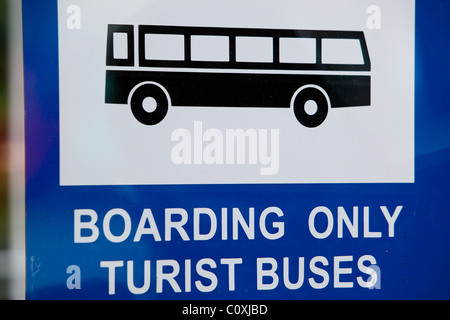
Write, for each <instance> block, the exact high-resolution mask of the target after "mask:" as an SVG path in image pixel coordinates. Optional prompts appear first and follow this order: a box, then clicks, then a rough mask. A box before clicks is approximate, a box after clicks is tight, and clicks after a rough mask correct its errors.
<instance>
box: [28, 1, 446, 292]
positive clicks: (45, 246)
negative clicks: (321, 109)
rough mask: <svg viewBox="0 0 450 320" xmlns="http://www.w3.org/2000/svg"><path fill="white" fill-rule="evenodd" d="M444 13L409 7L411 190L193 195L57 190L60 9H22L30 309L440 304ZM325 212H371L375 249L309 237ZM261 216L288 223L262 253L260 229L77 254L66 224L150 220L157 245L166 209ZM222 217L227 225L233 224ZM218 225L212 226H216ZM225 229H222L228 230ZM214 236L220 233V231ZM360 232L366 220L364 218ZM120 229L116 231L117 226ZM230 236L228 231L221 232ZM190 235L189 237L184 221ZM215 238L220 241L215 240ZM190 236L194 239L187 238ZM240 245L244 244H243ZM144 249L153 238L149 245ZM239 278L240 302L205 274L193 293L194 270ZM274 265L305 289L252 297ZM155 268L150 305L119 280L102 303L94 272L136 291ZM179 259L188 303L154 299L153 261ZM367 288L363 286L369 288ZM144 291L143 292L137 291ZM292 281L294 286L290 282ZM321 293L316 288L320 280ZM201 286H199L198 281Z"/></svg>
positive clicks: (203, 189) (194, 188)
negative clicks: (373, 281) (72, 282)
mask: <svg viewBox="0 0 450 320" xmlns="http://www.w3.org/2000/svg"><path fill="white" fill-rule="evenodd" d="M449 13H450V2H449V1H440V0H436V1H425V0H418V1H416V52H415V55H416V63H415V70H416V73H415V183H413V184H325V185H305V184H302V185H206V186H205V185H191V186H98V187H97V186H96V187H60V186H59V96H58V32H57V30H58V28H57V7H56V1H49V0H23V21H24V22H23V26H24V61H25V71H24V72H25V108H26V117H25V121H26V209H27V217H26V229H27V232H26V236H27V298H28V299H90V298H92V299H109V298H113V299H128V298H129V299H448V298H450V250H449V247H450V232H449V231H448V228H449V227H450V196H449V193H450V192H449V191H450V98H449V88H450V83H449V76H448V75H449V74H450V63H449V58H448V52H449V49H450V37H449V36H448V30H449V27H448V21H449V18H450V14H449ZM320 205H322V206H326V207H328V208H330V210H332V212H333V213H334V214H335V213H336V209H337V207H338V206H343V207H344V208H345V209H346V211H347V213H349V214H350V213H351V212H352V207H353V206H359V207H360V210H362V207H363V206H369V207H370V210H371V211H370V213H371V220H370V228H371V231H381V232H382V233H383V237H382V238H381V239H364V238H362V237H361V235H362V232H361V231H360V238H358V239H353V238H351V237H350V236H349V235H348V233H347V234H345V233H344V237H343V238H342V239H338V238H337V237H336V231H333V233H332V235H331V236H330V237H329V238H327V239H323V240H319V239H315V238H313V237H312V236H311V235H310V233H309V230H308V216H309V213H310V212H311V210H312V209H313V208H315V207H316V206H320ZM397 205H403V209H402V211H401V214H400V216H399V218H398V219H397V222H396V224H395V226H396V228H395V237H394V238H389V237H387V233H388V230H387V223H386V221H385V219H384V217H383V215H382V214H381V211H380V209H379V207H380V206H387V207H388V209H389V210H390V212H391V213H393V211H394V209H395V207H396V206H397ZM268 206H278V207H280V208H281V209H282V210H283V212H284V217H283V221H284V222H285V226H286V230H285V235H284V237H283V238H281V239H279V240H275V241H270V240H267V239H265V238H264V237H262V235H261V234H260V232H259V231H258V228H256V232H255V240H247V239H245V238H244V237H242V240H238V241H235V240H231V239H230V238H231V235H229V240H227V241H222V240H220V239H217V238H218V237H217V236H216V237H215V238H213V239H212V240H209V241H195V242H194V241H187V242H184V241H181V239H180V237H177V236H176V235H174V236H173V241H171V242H165V241H162V242H157V243H155V242H154V241H147V240H144V239H145V238H143V240H142V241H141V242H140V243H134V242H133V241H132V239H133V236H134V233H133V232H132V236H130V238H129V239H128V240H127V241H125V242H123V243H120V244H112V243H109V242H108V241H107V240H106V239H105V238H104V236H102V235H101V236H100V238H99V240H98V241H96V242H95V243H94V244H74V243H73V212H74V210H75V209H81V208H90V209H94V210H96V211H97V213H98V214H99V221H100V223H101V221H102V217H103V215H104V214H106V212H108V211H109V210H110V209H112V208H123V209H125V210H127V212H128V213H129V214H130V216H131V218H132V222H133V231H134V230H135V228H136V226H137V224H138V222H139V218H140V215H141V213H142V210H143V209H144V208H151V209H152V211H153V214H154V216H155V219H156V222H157V224H158V227H159V230H160V233H161V236H162V237H163V238H164V232H163V229H164V228H163V222H164V217H163V212H164V208H169V207H172V208H177V207H179V208H185V209H186V210H187V211H188V213H192V210H193V208H197V207H208V208H211V209H213V210H214V211H215V212H216V213H220V208H222V207H228V208H229V211H230V210H231V208H233V207H237V208H241V211H242V212H243V214H244V216H246V213H247V212H248V211H247V210H248V208H249V207H255V213H256V217H255V218H256V221H255V224H256V226H258V219H257V218H258V217H259V213H260V212H261V211H262V210H263V209H265V208H266V207H268ZM229 215H230V214H229ZM218 220H219V219H218ZM229 221H230V219H229ZM218 222H219V227H220V220H219V221H218ZM359 225H360V229H362V216H360V224H359ZM117 227H120V225H118V226H117ZM229 228H230V226H229ZM187 229H188V230H190V231H192V222H191V220H189V222H188V223H187ZM218 233H219V234H220V229H219V230H218ZM189 234H190V235H192V233H189ZM240 236H243V233H240ZM150 239H151V238H150ZM365 254H370V255H373V256H374V257H375V258H376V260H377V265H378V266H379V267H380V270H381V289H380V290H368V289H364V288H361V287H359V286H358V284H357V283H356V277H357V276H363V277H364V276H366V275H364V274H362V273H361V272H360V271H359V270H358V268H357V265H356V263H357V260H358V258H359V257H360V256H362V255H365ZM343 255H352V256H353V257H354V260H353V262H351V263H345V264H343V265H342V267H351V268H352V269H353V273H352V274H351V275H343V276H341V281H352V282H354V288H351V289H344V288H333V257H334V256H343ZM314 256H324V257H326V258H327V259H328V261H329V263H330V264H329V265H328V266H327V267H324V269H326V270H327V271H328V273H329V275H330V283H329V284H328V285H327V287H326V288H324V289H321V290H317V289H312V288H311V286H310V285H309V284H308V282H307V279H308V278H309V277H312V276H314V275H313V274H312V273H311V271H310V270H309V268H308V264H309V260H310V259H311V258H312V257H314ZM239 257H241V258H242V259H243V261H244V264H242V265H240V266H239V265H238V266H236V291H234V292H229V291H228V276H227V269H226V268H225V267H221V266H220V265H219V266H218V268H217V269H216V270H213V271H214V272H215V273H216V274H217V277H218V279H219V284H218V286H217V288H216V290H214V291H213V292H211V293H201V292H199V291H198V290H196V288H195V285H194V282H195V281H196V280H198V279H199V278H198V276H196V274H195V263H196V261H197V260H199V259H202V258H212V259H214V260H215V261H216V263H218V264H219V261H220V259H221V258H239ZM257 257H273V258H276V259H277V261H278V263H279V267H278V269H279V271H280V269H281V268H282V266H281V262H282V259H283V257H290V258H291V263H292V265H291V266H292V267H291V268H292V269H294V270H295V268H296V266H297V265H296V262H297V258H298V257H305V282H304V284H303V286H302V287H301V288H300V289H298V290H288V289H286V288H285V287H284V285H283V282H282V281H283V278H282V274H281V273H278V274H279V276H280V284H279V285H278V287H277V288H276V289H275V290H269V291H257V290H256V274H255V273H256V272H255V270H256V258H257ZM147 259H148V260H151V261H152V265H151V268H152V279H151V286H150V290H149V291H148V293H146V294H144V295H132V294H130V293H129V291H128V289H127V285H126V271H125V268H121V269H118V270H117V274H116V281H117V283H116V294H115V295H114V296H109V295H108V284H107V280H108V273H107V270H106V269H102V268H100V267H99V264H100V261H102V260H124V261H125V263H126V261H127V260H134V261H135V268H136V275H135V276H136V285H138V286H139V284H140V283H141V281H142V267H143V260H147ZM159 259H175V260H177V261H178V262H179V263H180V265H181V272H180V273H181V274H180V276H179V277H178V278H177V280H178V283H179V284H180V287H181V288H182V289H184V280H183V279H184V278H183V262H184V259H191V260H192V263H193V267H192V269H193V273H194V274H193V276H192V292H190V293H174V292H173V290H171V288H170V287H169V286H168V285H167V283H166V284H165V286H164V292H163V293H161V294H156V293H155V291H156V289H155V285H156V281H155V277H154V272H155V261H156V260H159ZM69 265H78V266H80V268H81V290H68V289H67V287H66V280H67V277H68V276H69V275H68V274H67V273H66V269H67V267H68V266H69ZM365 278H367V276H366V277H365ZM139 279H141V280H139ZM291 279H292V281H295V280H296V275H295V274H292V278H291ZM316 279H317V281H321V279H320V277H317V276H316ZM202 281H203V282H204V284H208V281H207V280H204V279H203V280H202Z"/></svg>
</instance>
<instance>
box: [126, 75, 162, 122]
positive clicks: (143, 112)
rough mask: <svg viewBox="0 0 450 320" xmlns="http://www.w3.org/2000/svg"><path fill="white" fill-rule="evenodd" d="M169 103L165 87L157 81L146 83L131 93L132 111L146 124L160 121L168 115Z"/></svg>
mask: <svg viewBox="0 0 450 320" xmlns="http://www.w3.org/2000/svg"><path fill="white" fill-rule="evenodd" d="M169 104H170V103H169V98H168V95H167V94H166V92H165V90H164V88H163V87H162V86H160V85H158V84H156V83H144V84H142V85H140V86H139V87H137V88H136V89H135V90H134V91H133V92H132V93H131V99H130V107H131V112H132V113H133V115H134V117H135V118H136V119H137V120H138V121H139V122H141V123H143V124H145V125H150V126H151V125H155V124H158V123H160V122H161V121H162V120H163V119H164V118H165V116H166V115H167V111H168V110H169Z"/></svg>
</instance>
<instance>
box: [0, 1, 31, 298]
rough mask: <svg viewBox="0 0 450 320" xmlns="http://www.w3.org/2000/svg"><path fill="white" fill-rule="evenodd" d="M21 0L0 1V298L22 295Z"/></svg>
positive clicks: (23, 154)
mask: <svg viewBox="0 0 450 320" xmlns="http://www.w3.org/2000/svg"><path fill="white" fill-rule="evenodd" d="M24 157H25V151H24V108H23V54H22V21H21V1H19V0H0V299H2V300H5V299H24V298H25V174H24V164H25V163H24Z"/></svg>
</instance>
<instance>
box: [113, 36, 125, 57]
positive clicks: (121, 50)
mask: <svg viewBox="0 0 450 320" xmlns="http://www.w3.org/2000/svg"><path fill="white" fill-rule="evenodd" d="M113 43H114V48H113V57H114V59H128V34H127V33H125V32H116V33H114V39H113Z"/></svg>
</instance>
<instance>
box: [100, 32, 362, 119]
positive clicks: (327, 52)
mask: <svg viewBox="0 0 450 320" xmlns="http://www.w3.org/2000/svg"><path fill="white" fill-rule="evenodd" d="M136 30H137V35H138V36H137V37H135V32H136ZM136 38H137V39H136ZM106 65H107V67H108V70H107V71H106V90H105V91H106V94H105V102H106V103H114V104H129V105H130V107H131V110H132V112H133V115H134V116H135V117H136V119H137V120H138V121H140V122H141V123H143V124H146V125H155V124H157V123H159V122H161V121H162V120H163V119H164V117H165V116H166V114H167V111H168V109H169V107H171V106H177V107H178V106H179V107H190V106H200V107H202V106H205V107H211V106H214V107H254V108H290V107H292V108H293V110H294V114H295V117H296V118H297V120H298V121H299V122H300V123H301V124H303V125H304V126H306V127H317V126H319V125H320V124H321V123H322V122H323V121H324V120H325V118H326V117H327V114H328V110H329V109H330V108H341V107H354V106H369V105H370V96H371V93H370V92H371V88H370V70H371V65H370V58H369V53H368V49H367V45H366V41H365V37H364V33H363V32H362V31H318V30H275V29H243V28H217V27H214V28H209V27H208V28H206V27H178V26H148V25H140V26H137V27H135V26H133V25H117V24H111V25H108V37H107V53H106Z"/></svg>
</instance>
